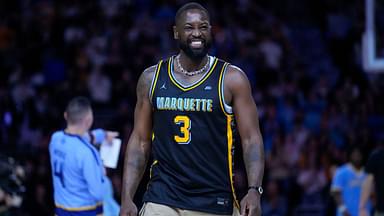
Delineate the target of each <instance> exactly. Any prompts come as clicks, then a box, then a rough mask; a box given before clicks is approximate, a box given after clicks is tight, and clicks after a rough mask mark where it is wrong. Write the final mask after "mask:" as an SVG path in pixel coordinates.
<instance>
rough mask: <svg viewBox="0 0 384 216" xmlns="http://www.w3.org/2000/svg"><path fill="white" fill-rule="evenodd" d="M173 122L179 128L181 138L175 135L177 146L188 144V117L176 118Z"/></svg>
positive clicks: (189, 126) (189, 135) (189, 137)
mask: <svg viewBox="0 0 384 216" xmlns="http://www.w3.org/2000/svg"><path fill="white" fill-rule="evenodd" d="M173 122H174V123H175V124H177V125H179V126H180V133H181V134H182V136H178V135H175V136H174V139H175V141H176V142H177V143H178V144H189V142H190V141H191V132H190V129H191V119H189V117H188V116H179V115H178V116H176V117H175V118H174V120H173Z"/></svg>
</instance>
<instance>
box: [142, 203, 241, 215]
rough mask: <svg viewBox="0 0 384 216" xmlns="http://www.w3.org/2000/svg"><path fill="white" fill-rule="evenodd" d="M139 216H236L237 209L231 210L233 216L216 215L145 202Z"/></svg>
mask: <svg viewBox="0 0 384 216" xmlns="http://www.w3.org/2000/svg"><path fill="white" fill-rule="evenodd" d="M139 215H140V216H238V215H240V214H239V211H238V210H237V208H234V209H233V215H218V214H210V213H205V212H199V211H191V210H184V209H179V208H173V207H170V206H167V205H162V204H157V203H152V202H147V203H144V205H143V207H142V208H141V210H140V213H139Z"/></svg>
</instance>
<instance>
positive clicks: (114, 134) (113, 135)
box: [105, 131, 119, 143]
mask: <svg viewBox="0 0 384 216" xmlns="http://www.w3.org/2000/svg"><path fill="white" fill-rule="evenodd" d="M117 136H119V132H116V131H105V139H106V140H107V143H112V141H113V139H114V138H116V137H117Z"/></svg>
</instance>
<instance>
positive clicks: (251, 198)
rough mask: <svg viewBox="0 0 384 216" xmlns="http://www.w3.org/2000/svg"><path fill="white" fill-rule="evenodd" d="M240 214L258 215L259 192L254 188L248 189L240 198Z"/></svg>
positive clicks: (259, 212)
mask: <svg viewBox="0 0 384 216" xmlns="http://www.w3.org/2000/svg"><path fill="white" fill-rule="evenodd" d="M240 205H241V211H240V214H241V216H260V215H261V207H260V194H259V193H258V192H257V191H256V190H249V191H248V193H247V195H245V197H244V198H243V199H242V200H241V203H240Z"/></svg>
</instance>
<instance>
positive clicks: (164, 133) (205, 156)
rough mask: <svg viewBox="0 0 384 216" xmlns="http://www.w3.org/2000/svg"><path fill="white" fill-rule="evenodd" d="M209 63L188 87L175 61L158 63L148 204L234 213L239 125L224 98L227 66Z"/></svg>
mask: <svg viewBox="0 0 384 216" xmlns="http://www.w3.org/2000/svg"><path fill="white" fill-rule="evenodd" d="M210 61H211V67H210V70H209V71H208V72H207V73H206V74H204V75H203V76H202V77H201V79H199V80H198V81H196V82H195V83H193V84H191V85H189V86H183V85H182V84H180V83H179V82H178V81H177V80H176V78H175V77H174V75H173V62H174V57H171V58H169V59H167V60H165V61H160V62H159V63H158V65H157V70H156V73H155V75H154V79H153V82H152V85H151V88H150V92H149V94H150V95H149V97H150V100H151V103H152V106H153V136H152V138H153V139H152V154H153V158H154V162H153V164H152V167H151V170H150V176H151V178H150V181H149V184H148V189H147V191H146V193H145V195H144V201H145V202H154V203H159V204H165V205H169V206H172V207H176V208H181V209H188V210H194V211H202V212H208V213H214V214H232V208H233V202H234V196H235V195H234V189H233V184H232V146H233V136H234V134H233V133H234V131H233V128H234V127H235V124H234V116H233V114H232V113H231V110H230V107H229V106H228V105H226V104H225V102H224V95H223V89H224V88H223V82H224V81H223V77H224V73H225V70H226V67H227V66H228V63H226V62H224V61H222V60H219V59H217V58H215V57H210ZM228 107H229V108H228Z"/></svg>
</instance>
